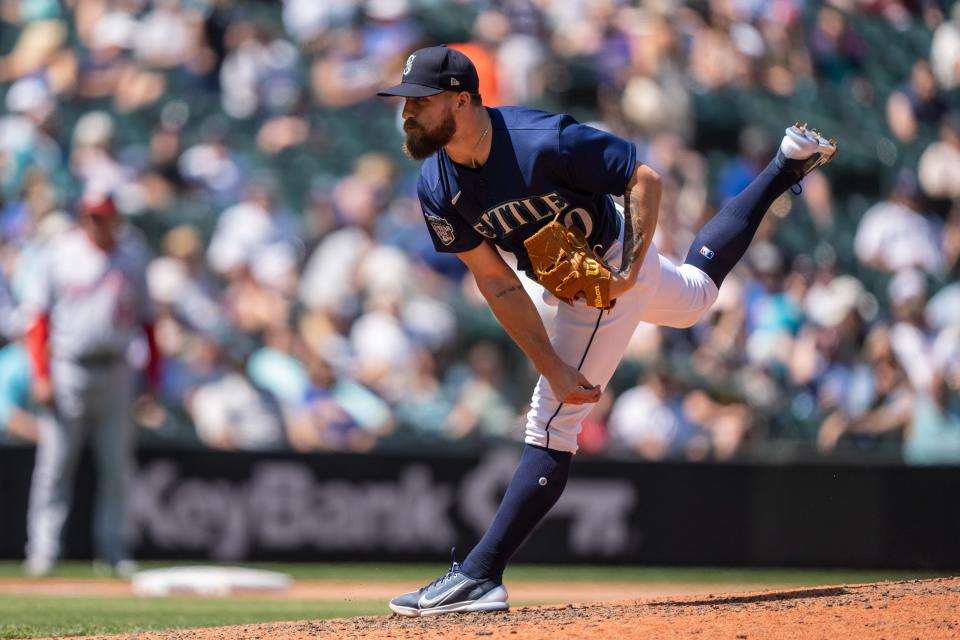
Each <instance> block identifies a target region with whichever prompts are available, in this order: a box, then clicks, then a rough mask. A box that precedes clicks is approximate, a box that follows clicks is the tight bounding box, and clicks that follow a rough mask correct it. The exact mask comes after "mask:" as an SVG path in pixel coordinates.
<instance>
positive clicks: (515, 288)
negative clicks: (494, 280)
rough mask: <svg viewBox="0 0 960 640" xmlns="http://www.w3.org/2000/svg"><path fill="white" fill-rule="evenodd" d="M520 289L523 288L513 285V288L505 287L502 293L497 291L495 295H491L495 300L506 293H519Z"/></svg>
mask: <svg viewBox="0 0 960 640" xmlns="http://www.w3.org/2000/svg"><path fill="white" fill-rule="evenodd" d="M520 289H523V287H521V286H520V285H518V284H515V285H513V286H510V287H507V288H506V289H504V290H503V291H498V292H497V293H495V294H493V295H494V297H496V298H502V297H503V296H505V295H507V294H508V293H511V292H513V291H519V290H520Z"/></svg>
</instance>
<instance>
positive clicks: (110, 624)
mask: <svg viewBox="0 0 960 640" xmlns="http://www.w3.org/2000/svg"><path fill="white" fill-rule="evenodd" d="M385 613H387V611H386V610H385V607H384V604H383V602H380V601H373V602H315V601H308V600H246V599H244V600H230V599H197V598H86V597H50V596H42V597H41V596H35V597H33V596H0V638H36V637H49V636H78V635H95V634H108V633H138V632H143V631H158V630H162V629H189V628H192V627H216V626H222V625H230V624H251V623H259V622H276V621H282V620H307V619H310V620H316V619H320V618H343V617H349V616H360V615H383V614H385Z"/></svg>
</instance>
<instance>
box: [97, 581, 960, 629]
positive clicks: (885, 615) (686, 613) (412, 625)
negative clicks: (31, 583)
mask: <svg viewBox="0 0 960 640" xmlns="http://www.w3.org/2000/svg"><path fill="white" fill-rule="evenodd" d="M110 637H111V638H138V639H142V640H160V639H164V640H226V639H228V638H229V639H231V640H232V639H241V640H253V639H263V638H277V639H281V640H300V639H304V640H306V639H308V638H309V639H310V640H334V639H337V640H340V639H343V638H365V639H369V640H385V639H387V638H389V639H391V640H397V639H401V638H418V639H424V640H433V639H440V638H474V637H483V638H491V639H510V640H514V639H519V638H523V639H525V640H526V639H530V640H547V639H548V638H549V639H551V640H552V639H553V638H557V637H566V638H589V639H598V640H599V639H603V640H611V639H615V638H616V639H619V638H630V639H633V638H637V639H639V638H644V639H648V638H664V639H671V638H698V639H699V638H703V639H708V638H709V639H712V638H729V639H730V640H746V639H750V640H753V639H758V638H797V639H801V640H808V639H820V638H823V639H834V638H857V639H859V638H883V639H885V640H899V639H900V638H904V639H907V640H913V639H921V638H922V639H923V640H933V639H939V638H944V639H946V638H957V637H960V578H937V579H930V580H910V581H903V582H882V583H876V584H864V585H840V586H824V587H808V588H798V589H786V590H776V591H761V592H753V593H737V594H729V593H728V594H716V595H707V596H702V595H700V596H685V597H671V598H661V599H655V600H646V601H643V600H634V601H617V602H604V603H593V604H571V605H565V606H555V607H522V608H519V609H514V610H512V611H509V612H504V613H488V614H476V613H474V614H458V615H447V616H440V617H436V618H400V617H397V616H383V617H363V618H348V619H339V620H325V621H316V622H288V623H276V624H259V625H245V626H236V627H220V628H213V629H191V630H179V631H167V632H160V633H147V634H137V635H135V636H130V635H127V636H110Z"/></svg>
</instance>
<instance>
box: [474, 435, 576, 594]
mask: <svg viewBox="0 0 960 640" xmlns="http://www.w3.org/2000/svg"><path fill="white" fill-rule="evenodd" d="M572 459H573V454H572V453H568V452H566V451H554V450H552V449H544V448H542V447H535V446H533V445H529V444H528V445H524V448H523V455H522V456H521V457H520V464H519V465H517V470H516V471H515V472H514V473H513V479H511V480H510V485H509V486H508V487H507V493H506V494H505V495H504V496H503V500H502V501H501V502H500V508H499V509H497V515H496V517H495V518H494V519H493V523H492V524H491V525H490V528H488V529H487V532H486V533H485V534H483V538H481V539H480V542H478V543H477V546H476V547H474V548H473V551H471V552H470V555H468V556H467V559H466V560H464V561H463V564H462V565H461V567H460V569H461V571H463V573H464V574H465V575H467V576H469V577H471V578H495V577H499V576H501V575H503V570H504V569H505V568H506V566H507V562H509V561H510V558H511V557H512V556H513V554H514V553H515V552H516V550H517V549H518V548H519V547H520V545H521V544H522V543H523V541H524V540H526V539H527V536H529V535H530V533H531V532H532V531H533V530H534V529H535V528H536V526H537V524H539V522H540V520H542V519H543V517H544V516H545V515H546V514H547V512H548V511H549V510H550V508H551V507H553V505H554V504H556V502H557V500H558V499H559V498H560V494H561V493H563V488H564V487H565V486H566V485H567V478H568V477H569V475H570V462H571V460H572Z"/></svg>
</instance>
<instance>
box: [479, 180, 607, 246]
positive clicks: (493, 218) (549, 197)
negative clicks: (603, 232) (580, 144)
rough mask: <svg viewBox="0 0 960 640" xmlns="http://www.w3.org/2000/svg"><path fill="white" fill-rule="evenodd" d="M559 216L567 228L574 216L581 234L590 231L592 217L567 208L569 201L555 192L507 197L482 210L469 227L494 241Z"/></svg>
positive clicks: (577, 208)
mask: <svg viewBox="0 0 960 640" xmlns="http://www.w3.org/2000/svg"><path fill="white" fill-rule="evenodd" d="M555 216H559V221H560V223H561V224H562V225H563V226H565V227H571V226H572V225H573V222H574V216H576V218H577V219H578V220H579V222H580V224H581V226H582V227H583V231H584V233H586V234H587V235H590V233H591V232H592V230H593V218H592V217H591V215H590V213H589V212H588V211H587V210H586V209H583V208H582V207H575V208H570V205H569V203H567V201H566V200H564V199H563V197H562V196H561V195H560V194H559V193H557V192H556V191H554V192H552V193H547V194H544V195H540V196H532V197H530V198H521V199H519V200H510V201H508V202H504V203H502V204H498V205H497V206H495V207H492V208H490V209H487V210H486V211H484V212H483V213H482V214H481V215H480V217H479V218H478V219H477V221H476V222H475V223H474V225H473V228H474V229H476V231H477V233H479V234H480V235H482V236H484V237H486V238H490V239H492V240H496V239H498V238H501V239H502V238H506V237H507V236H508V235H510V234H511V233H513V232H514V231H516V230H517V229H519V228H520V227H523V226H525V225H528V224H532V223H534V222H539V221H541V220H545V219H553V218H554V217H555Z"/></svg>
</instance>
